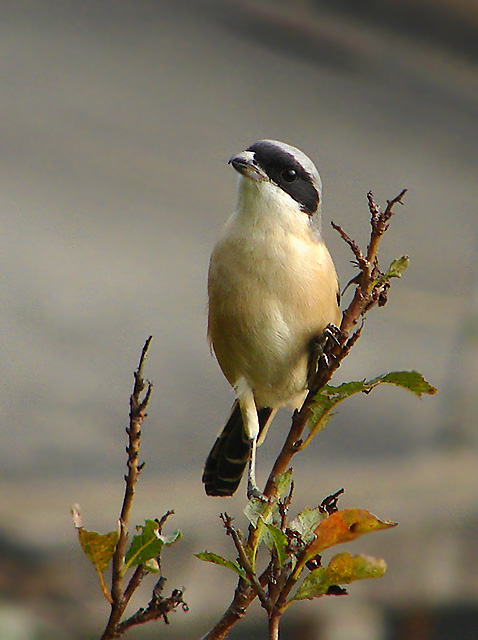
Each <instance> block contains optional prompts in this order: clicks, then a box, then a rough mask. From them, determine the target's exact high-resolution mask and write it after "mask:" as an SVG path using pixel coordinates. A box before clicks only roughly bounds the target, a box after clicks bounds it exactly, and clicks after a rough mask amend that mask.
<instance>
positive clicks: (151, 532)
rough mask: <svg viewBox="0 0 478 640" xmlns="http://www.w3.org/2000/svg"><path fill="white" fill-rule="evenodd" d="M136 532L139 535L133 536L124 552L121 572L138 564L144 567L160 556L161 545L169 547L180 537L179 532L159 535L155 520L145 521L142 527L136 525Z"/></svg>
mask: <svg viewBox="0 0 478 640" xmlns="http://www.w3.org/2000/svg"><path fill="white" fill-rule="evenodd" d="M136 530H137V531H140V533H138V534H137V535H135V536H134V538H133V540H132V542H131V545H130V547H129V549H128V551H127V552H126V556H125V566H124V569H123V571H125V570H126V569H128V567H135V566H137V565H139V564H144V565H146V563H147V562H149V561H150V560H152V559H154V558H156V557H157V556H159V555H160V553H161V549H162V548H163V545H167V546H169V545H171V544H173V543H174V542H176V540H178V539H179V538H180V537H181V532H180V531H179V530H177V531H174V532H173V533H172V534H170V535H169V536H163V535H162V534H160V533H159V524H158V523H157V522H156V520H146V521H145V523H144V525H138V526H137V527H136ZM146 568H148V567H146ZM148 570H149V569H148Z"/></svg>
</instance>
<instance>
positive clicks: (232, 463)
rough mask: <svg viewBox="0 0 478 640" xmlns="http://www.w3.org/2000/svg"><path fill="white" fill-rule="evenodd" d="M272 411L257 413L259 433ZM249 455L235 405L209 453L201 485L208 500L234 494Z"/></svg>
mask: <svg viewBox="0 0 478 640" xmlns="http://www.w3.org/2000/svg"><path fill="white" fill-rule="evenodd" d="M273 414H274V411H273V409H269V408H267V407H266V408H264V409H259V411H258V412H257V417H258V419H259V429H260V432H262V431H263V430H264V428H265V427H267V426H268V423H269V421H270V419H271V417H272V416H273ZM250 455H251V441H250V440H249V437H248V435H247V433H246V432H245V430H244V425H243V422H242V415H241V409H240V407H239V403H238V402H237V401H236V402H235V403H234V405H233V407H232V410H231V415H230V416H229V420H228V421H227V422H226V425H225V427H224V429H223V430H222V431H221V433H220V434H219V436H218V437H217V440H216V442H215V443H214V446H213V448H212V449H211V452H210V453H209V455H208V457H207V460H206V464H205V465H204V473H203V476H202V481H203V483H204V488H205V490H206V493H207V495H208V496H232V494H233V493H234V492H235V491H236V489H237V487H238V486H239V483H240V482H241V478H242V476H243V474H244V471H245V469H246V467H247V463H248V462H249V457H250Z"/></svg>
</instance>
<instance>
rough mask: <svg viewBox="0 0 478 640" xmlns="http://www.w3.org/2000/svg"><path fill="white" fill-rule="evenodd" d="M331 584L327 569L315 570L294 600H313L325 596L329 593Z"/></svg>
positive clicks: (301, 586) (303, 583) (297, 592)
mask: <svg viewBox="0 0 478 640" xmlns="http://www.w3.org/2000/svg"><path fill="white" fill-rule="evenodd" d="M330 584H331V583H330V580H329V576H328V575H327V569H326V568H324V567H319V568H318V569H314V571H311V572H310V573H309V575H308V576H307V577H306V578H305V579H304V581H303V582H302V584H301V585H300V587H299V588H298V589H297V591H296V593H295V595H294V597H293V598H292V600H312V598H317V597H319V596H323V595H324V594H325V593H327V590H328V588H329V587H330Z"/></svg>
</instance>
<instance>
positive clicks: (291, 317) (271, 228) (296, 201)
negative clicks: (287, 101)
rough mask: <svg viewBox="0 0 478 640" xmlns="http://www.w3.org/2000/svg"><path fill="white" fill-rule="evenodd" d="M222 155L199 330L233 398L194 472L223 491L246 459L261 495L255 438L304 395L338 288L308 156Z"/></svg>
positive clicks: (253, 491) (262, 146) (254, 492)
mask: <svg viewBox="0 0 478 640" xmlns="http://www.w3.org/2000/svg"><path fill="white" fill-rule="evenodd" d="M229 164H230V165H232V167H233V168H234V169H235V170H236V171H237V172H238V174H239V179H238V194H237V205H236V207H235V210H234V213H233V214H232V216H231V217H230V218H229V220H228V221H227V223H226V225H225V227H224V230H223V233H222V235H221V236H220V237H219V239H218V241H217V243H216V244H215V246H214V249H213V251H212V254H211V259H210V263H209V272H208V332H207V333H208V340H209V343H210V346H211V348H212V351H213V352H214V354H215V356H216V359H217V361H218V363H219V366H220V368H221V370H222V372H223V374H224V376H225V377H226V379H227V380H228V382H229V384H230V385H231V386H232V387H233V389H234V392H235V396H236V399H235V401H234V404H233V406H232V409H231V412H230V415H229V417H228V420H227V422H226V424H225V426H224V427H223V429H222V430H221V431H220V433H219V435H218V436H217V439H216V441H215V443H214V446H213V447H212V449H211V452H210V453H209V456H208V457H207V460H206V463H205V466H204V472H203V476H202V481H203V483H204V485H205V491H206V494H207V495H210V496H231V495H233V494H234V493H235V491H236V490H237V488H238V486H239V484H240V481H241V478H242V476H243V474H244V471H245V469H246V467H247V466H248V467H249V471H248V483H247V496H248V497H249V498H251V497H260V496H261V492H260V490H259V489H258V486H257V482H256V478H255V467H256V447H257V446H258V445H259V444H261V443H262V442H263V440H264V438H265V436H266V433H267V429H268V427H269V425H270V423H271V421H272V419H273V417H274V415H275V413H276V411H277V410H278V409H279V408H280V407H283V406H290V407H292V408H299V407H300V406H301V404H302V403H303V401H304V399H305V396H306V393H307V389H308V383H309V380H310V377H311V367H312V368H313V370H314V371H315V369H316V365H317V344H320V342H319V343H318V342H317V341H320V340H322V339H323V336H324V331H326V329H327V327H328V326H331V327H333V326H338V325H339V322H340V292H339V284H338V279H337V274H336V270H335V267H334V263H333V261H332V258H331V256H330V254H329V251H328V250H327V248H326V246H325V244H324V241H323V238H322V231H321V204H322V182H321V179H320V175H319V172H318V171H317V169H316V167H315V165H314V163H313V162H312V160H310V158H309V157H308V156H307V155H305V153H303V152H302V151H300V150H299V149H297V148H295V147H293V146H291V145H289V144H286V143H284V142H279V141H277V140H259V141H258V142H255V143H254V144H252V145H251V146H249V147H248V148H247V149H246V150H245V151H243V152H241V153H238V154H236V155H234V156H232V158H231V159H230V160H229ZM314 353H315V364H314Z"/></svg>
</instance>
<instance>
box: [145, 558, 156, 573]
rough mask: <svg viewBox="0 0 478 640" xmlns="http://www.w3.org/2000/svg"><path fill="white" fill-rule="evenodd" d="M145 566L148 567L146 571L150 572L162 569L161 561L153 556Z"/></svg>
mask: <svg viewBox="0 0 478 640" xmlns="http://www.w3.org/2000/svg"><path fill="white" fill-rule="evenodd" d="M144 568H145V569H146V571H149V573H159V571H160V568H159V562H158V561H157V559H156V558H151V560H148V561H147V562H145V563H144Z"/></svg>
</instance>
